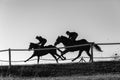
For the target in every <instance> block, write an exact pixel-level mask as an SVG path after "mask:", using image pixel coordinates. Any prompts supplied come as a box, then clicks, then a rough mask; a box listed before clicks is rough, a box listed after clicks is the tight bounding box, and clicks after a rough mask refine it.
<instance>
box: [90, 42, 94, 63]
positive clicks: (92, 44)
mask: <svg viewBox="0 0 120 80" xmlns="http://www.w3.org/2000/svg"><path fill="white" fill-rule="evenodd" d="M93 46H94V43H93V42H92V43H91V62H92V63H93Z"/></svg>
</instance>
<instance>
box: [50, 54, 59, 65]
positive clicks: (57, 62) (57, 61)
mask: <svg viewBox="0 0 120 80" xmlns="http://www.w3.org/2000/svg"><path fill="white" fill-rule="evenodd" d="M51 55H52V56H53V57H54V58H55V60H56V62H57V63H58V59H57V58H56V56H55V55H53V54H51Z"/></svg>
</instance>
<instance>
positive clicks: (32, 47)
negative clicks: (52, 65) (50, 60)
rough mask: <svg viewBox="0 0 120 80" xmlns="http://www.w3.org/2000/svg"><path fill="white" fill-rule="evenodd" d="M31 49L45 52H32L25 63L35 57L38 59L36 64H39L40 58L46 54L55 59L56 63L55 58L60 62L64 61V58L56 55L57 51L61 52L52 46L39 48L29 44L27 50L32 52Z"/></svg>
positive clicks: (36, 45)
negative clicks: (59, 59)
mask: <svg viewBox="0 0 120 80" xmlns="http://www.w3.org/2000/svg"><path fill="white" fill-rule="evenodd" d="M46 48H55V49H46ZM32 49H45V50H34V52H33V54H32V56H31V57H30V58H28V59H27V60H26V61H25V62H27V61H28V60H30V59H31V58H33V57H35V56H37V57H38V59H37V63H39V59H40V57H41V56H44V55H46V54H48V53H50V54H51V55H52V56H53V57H54V58H55V60H56V62H57V63H58V59H57V57H60V58H61V59H62V60H63V59H64V57H61V56H60V55H58V54H57V50H59V51H60V52H61V53H62V51H61V50H60V49H59V48H57V47H55V46H53V45H48V46H44V47H43V46H39V45H38V44H35V43H30V45H29V48H28V50H32ZM56 56H57V57H56Z"/></svg>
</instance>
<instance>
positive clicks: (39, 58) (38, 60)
mask: <svg viewBox="0 0 120 80" xmlns="http://www.w3.org/2000/svg"><path fill="white" fill-rule="evenodd" d="M39 60H40V56H38V60H37V64H39Z"/></svg>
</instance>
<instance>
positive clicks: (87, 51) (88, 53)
mask: <svg viewBox="0 0 120 80" xmlns="http://www.w3.org/2000/svg"><path fill="white" fill-rule="evenodd" d="M85 52H86V53H87V55H88V56H89V57H90V60H89V62H91V61H92V56H91V55H90V52H89V50H86V51H85Z"/></svg>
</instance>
